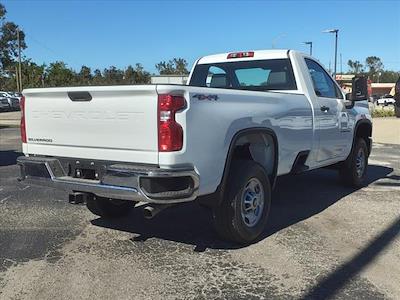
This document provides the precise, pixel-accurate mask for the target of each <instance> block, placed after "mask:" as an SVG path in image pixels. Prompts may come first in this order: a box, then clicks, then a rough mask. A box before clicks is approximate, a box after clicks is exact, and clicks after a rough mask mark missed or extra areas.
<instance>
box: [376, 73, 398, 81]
mask: <svg viewBox="0 0 400 300" xmlns="http://www.w3.org/2000/svg"><path fill="white" fill-rule="evenodd" d="M399 77H400V72H395V71H382V72H381V75H380V76H379V82H387V83H393V82H396V81H397V79H398V78H399Z"/></svg>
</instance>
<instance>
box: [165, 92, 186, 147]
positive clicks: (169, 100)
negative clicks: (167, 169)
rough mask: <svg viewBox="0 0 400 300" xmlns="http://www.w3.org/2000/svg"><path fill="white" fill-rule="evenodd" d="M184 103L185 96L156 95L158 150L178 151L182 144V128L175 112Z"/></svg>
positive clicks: (182, 106) (183, 105)
mask: <svg viewBox="0 0 400 300" xmlns="http://www.w3.org/2000/svg"><path fill="white" fill-rule="evenodd" d="M185 105H186V102H185V98H184V97H182V96H174V95H168V94H162V95H158V151H160V152H169V151H179V150H181V149H182V146H183V129H182V126H181V125H180V124H179V123H178V122H176V120H175V114H176V112H177V111H178V110H180V109H182V108H184V107H185Z"/></svg>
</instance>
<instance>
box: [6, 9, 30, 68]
mask: <svg viewBox="0 0 400 300" xmlns="http://www.w3.org/2000/svg"><path fill="white" fill-rule="evenodd" d="M6 13H7V11H6V9H5V7H4V6H3V5H2V4H1V3H0V21H1V22H2V25H1V27H0V65H1V68H0V75H1V73H3V74H4V73H10V70H13V69H14V68H15V62H16V59H17V57H18V39H17V30H18V25H16V24H15V23H13V22H7V21H6V18H5V16H6ZM19 38H20V44H21V49H25V48H26V43H25V34H24V32H23V31H22V30H19ZM11 72H12V71H11Z"/></svg>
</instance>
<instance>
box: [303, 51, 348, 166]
mask: <svg viewBox="0 0 400 300" xmlns="http://www.w3.org/2000/svg"><path fill="white" fill-rule="evenodd" d="M305 62H306V64H307V67H308V70H309V72H310V76H311V79H312V82H313V85H314V93H315V97H316V99H317V101H316V102H317V103H318V105H319V107H316V108H315V118H316V130H317V133H318V134H317V136H318V137H319V149H318V155H317V160H318V161H319V162H321V161H328V160H334V159H337V158H341V157H344V156H345V155H346V153H347V148H348V147H349V145H348V144H349V142H348V141H349V139H350V140H351V132H350V130H349V116H348V113H347V111H346V108H345V105H344V101H343V94H342V93H341V91H340V88H339V87H338V86H337V85H336V84H335V82H334V81H333V79H332V77H331V76H330V75H329V74H328V73H327V72H326V71H325V70H324V68H322V67H321V66H320V65H319V64H318V63H317V62H316V61H314V60H312V59H309V58H305Z"/></svg>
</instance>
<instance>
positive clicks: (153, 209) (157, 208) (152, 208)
mask: <svg viewBox="0 0 400 300" xmlns="http://www.w3.org/2000/svg"><path fill="white" fill-rule="evenodd" d="M170 206H172V204H148V205H146V206H145V207H144V208H143V216H144V217H145V218H146V219H148V220H150V219H153V218H154V217H155V216H156V215H158V213H160V212H162V211H163V210H164V209H166V208H168V207H170Z"/></svg>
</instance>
